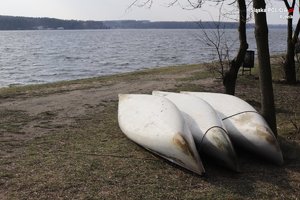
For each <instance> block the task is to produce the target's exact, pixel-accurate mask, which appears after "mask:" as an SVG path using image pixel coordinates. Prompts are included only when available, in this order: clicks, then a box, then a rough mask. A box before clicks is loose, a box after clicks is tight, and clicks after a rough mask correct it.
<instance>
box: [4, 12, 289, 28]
mask: <svg viewBox="0 0 300 200" xmlns="http://www.w3.org/2000/svg"><path fill="white" fill-rule="evenodd" d="M218 27H219V28H221V29H237V28H238V23H237V22H220V23H216V22H197V21H188V22H175V21H174V22H169V21H168V22H166V21H161V22H151V21H143V20H114V21H80V20H61V19H55V18H46V17H43V18H34V17H13V16H1V15H0V30H45V29H68V30H70V29H71V30H72V29H201V28H203V29H215V28H218ZM253 27H254V24H248V25H247V28H253ZM269 28H286V25H269Z"/></svg>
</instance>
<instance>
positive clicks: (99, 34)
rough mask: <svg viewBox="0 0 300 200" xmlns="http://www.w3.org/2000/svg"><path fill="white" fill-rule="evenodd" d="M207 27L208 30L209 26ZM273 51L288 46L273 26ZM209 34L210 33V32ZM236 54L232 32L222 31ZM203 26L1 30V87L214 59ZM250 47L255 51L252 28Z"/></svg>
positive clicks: (284, 32)
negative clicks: (180, 28) (205, 41)
mask: <svg viewBox="0 0 300 200" xmlns="http://www.w3.org/2000/svg"><path fill="white" fill-rule="evenodd" d="M208 31H211V30H208ZM269 32H270V36H269V37H270V51H271V53H272V54H276V53H281V52H284V51H285V49H286V42H285V41H286V31H285V30H281V29H271V30H269ZM209 34H211V33H210V32H209ZM226 35H227V41H229V42H228V43H229V44H234V45H232V46H231V47H230V49H231V50H232V51H231V52H233V53H235V52H236V49H237V45H238V42H234V41H236V40H237V39H238V34H237V31H236V30H226ZM203 38H204V36H203V31H202V30H165V29H163V30H79V31H67V30H63V31H53V30H50V31H1V32H0V87H4V86H9V85H12V84H24V85H26V84H37V83H49V82H55V81H61V80H72V79H80V78H87V77H95V76H103V75H109V74H116V73H122V72H129V71H135V70H139V69H146V68H154V67H160V66H170V65H179V64H194V63H202V62H207V61H211V60H214V59H216V52H215V50H214V49H213V48H211V47H209V46H207V45H205V44H204V43H203V41H200V40H201V39H203ZM248 43H249V45H250V48H249V49H253V50H255V49H256V47H255V40H254V34H253V30H249V31H248Z"/></svg>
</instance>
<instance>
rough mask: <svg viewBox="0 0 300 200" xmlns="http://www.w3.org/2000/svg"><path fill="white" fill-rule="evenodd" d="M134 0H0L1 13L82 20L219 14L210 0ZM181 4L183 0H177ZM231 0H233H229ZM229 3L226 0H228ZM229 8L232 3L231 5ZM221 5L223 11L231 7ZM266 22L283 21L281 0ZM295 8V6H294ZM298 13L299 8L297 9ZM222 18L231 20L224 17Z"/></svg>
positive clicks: (167, 18) (192, 18) (196, 17)
mask: <svg viewBox="0 0 300 200" xmlns="http://www.w3.org/2000/svg"><path fill="white" fill-rule="evenodd" d="M132 1H133V0H0V15H13V16H32V17H54V18H60V19H82V20H125V19H136V20H152V21H197V20H203V21H209V20H212V18H214V19H215V20H217V18H218V14H217V13H218V8H217V6H216V5H215V4H214V3H209V1H208V2H207V3H206V4H205V5H204V6H203V8H202V9H197V10H193V11H191V10H183V9H181V8H180V7H179V6H178V5H177V6H173V7H171V8H168V7H167V3H168V2H170V1H169V0H156V1H155V3H154V4H153V5H152V7H151V9H149V8H138V7H132V8H130V9H127V8H128V6H129V5H130V4H131V3H132ZM180 1H181V2H182V4H184V2H186V0H180ZM231 2H232V1H231ZM228 3H229V1H228ZM231 8H232V7H231ZM231 8H228V7H226V6H224V8H223V11H226V10H227V11H229V12H230V11H231ZM268 8H274V9H273V10H269V11H268V12H267V13H268V21H269V23H272V24H274V23H276V24H284V23H286V20H285V19H284V17H285V16H286V13H285V12H282V9H283V8H284V4H283V3H282V1H279V2H278V1H272V3H271V4H270V3H269V4H268ZM297 10H298V9H297ZM296 13H298V11H297V12H296ZM297 16H298V14H297ZM223 20H224V21H230V19H228V18H224V19H223Z"/></svg>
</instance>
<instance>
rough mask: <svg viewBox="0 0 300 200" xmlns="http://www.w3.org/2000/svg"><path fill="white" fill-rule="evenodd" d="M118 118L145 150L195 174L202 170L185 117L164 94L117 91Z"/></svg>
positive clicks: (200, 173)
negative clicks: (119, 93)
mask: <svg viewBox="0 0 300 200" xmlns="http://www.w3.org/2000/svg"><path fill="white" fill-rule="evenodd" d="M118 121H119V126H120V128H121V130H122V132H123V133H124V134H125V135H126V136H127V137H128V138H129V139H131V140H132V141H134V142H136V143H137V144H139V145H141V146H143V147H144V148H146V149H147V150H149V151H151V152H153V153H155V154H157V155H159V156H161V157H163V158H165V159H167V160H169V161H171V162H173V163H175V164H177V165H179V166H181V167H184V168H186V169H188V170H190V171H193V172H194V173H197V174H199V175H202V174H203V173H204V172H205V170H204V167H203V165H202V162H201V160H200V156H199V154H198V152H197V149H196V146H195V143H194V140H193V137H192V135H191V133H190V131H189V129H188V127H187V125H186V122H185V120H184V119H183V117H182V116H181V114H180V111H179V110H178V109H177V107H176V106H175V105H174V104H173V103H172V102H170V101H169V100H167V99H166V98H163V97H156V96H151V95H138V94H121V95H119V107H118Z"/></svg>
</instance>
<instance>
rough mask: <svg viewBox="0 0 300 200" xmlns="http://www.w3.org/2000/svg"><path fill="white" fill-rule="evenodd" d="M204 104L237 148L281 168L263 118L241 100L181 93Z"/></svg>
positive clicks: (203, 94) (218, 95)
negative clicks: (217, 119)
mask: <svg viewBox="0 0 300 200" xmlns="http://www.w3.org/2000/svg"><path fill="white" fill-rule="evenodd" d="M182 93H184V94H189V95H193V96H196V97H199V98H201V99H203V100H205V101H207V102H208V103H209V104H210V105H211V106H212V107H213V108H214V109H215V110H216V111H217V112H218V114H219V116H220V117H221V118H222V120H223V123H224V125H225V127H226V129H227V131H228V134H229V136H230V138H231V140H232V141H233V143H235V144H236V145H238V146H241V147H243V148H245V149H247V150H250V151H252V152H255V153H256V154H258V155H260V156H262V157H264V158H266V159H268V160H270V161H272V162H274V163H276V164H278V165H281V164H283V157H282V152H281V149H280V146H279V144H278V142H277V139H276V138H275V136H274V134H273V132H272V131H271V129H270V128H269V126H268V124H267V122H266V121H265V120H264V119H263V117H262V116H261V115H260V114H259V113H258V112H257V111H256V110H255V109H254V108H253V107H252V106H251V105H250V104H248V103H247V102H245V101H243V100H242V99H240V98H238V97H235V96H232V95H226V94H220V93H205V92H182Z"/></svg>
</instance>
